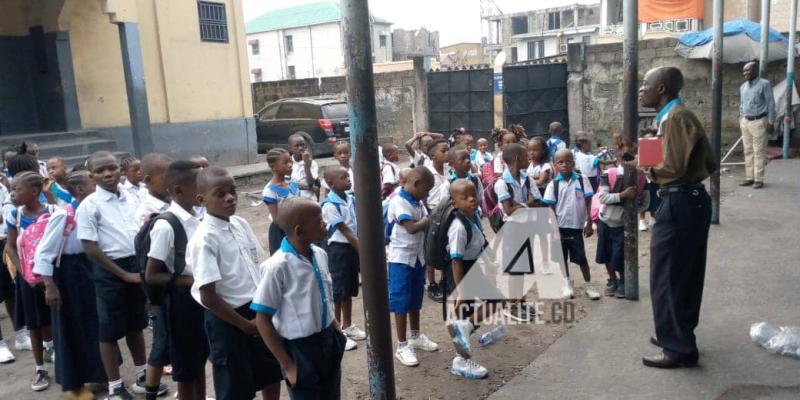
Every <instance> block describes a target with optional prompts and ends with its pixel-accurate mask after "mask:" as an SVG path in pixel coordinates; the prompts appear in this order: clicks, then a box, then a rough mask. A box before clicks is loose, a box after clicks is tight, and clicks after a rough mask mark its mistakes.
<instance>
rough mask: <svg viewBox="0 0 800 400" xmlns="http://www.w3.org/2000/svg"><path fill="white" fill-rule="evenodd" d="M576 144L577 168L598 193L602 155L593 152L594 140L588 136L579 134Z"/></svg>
mask: <svg viewBox="0 0 800 400" xmlns="http://www.w3.org/2000/svg"><path fill="white" fill-rule="evenodd" d="M575 146H576V149H575V151H574V155H575V169H577V170H578V171H580V174H581V175H583V176H585V177H586V178H588V179H589V183H590V184H591V185H592V191H593V192H595V193H597V185H598V181H597V177H598V174H599V172H600V157H598V156H596V155H594V154H592V141H591V140H589V138H588V137H586V136H578V138H577V139H575Z"/></svg>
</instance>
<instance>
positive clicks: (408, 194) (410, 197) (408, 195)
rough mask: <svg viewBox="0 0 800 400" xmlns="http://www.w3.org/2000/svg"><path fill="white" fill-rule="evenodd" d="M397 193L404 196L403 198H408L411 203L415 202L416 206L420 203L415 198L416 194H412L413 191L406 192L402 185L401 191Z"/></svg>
mask: <svg viewBox="0 0 800 400" xmlns="http://www.w3.org/2000/svg"><path fill="white" fill-rule="evenodd" d="M397 195H398V196H400V197H402V198H404V199H406V200H408V202H409V203H411V204H413V205H415V206H418V205H419V201H418V200H417V199H415V198H414V196H412V195H411V193H408V192H406V189H405V188H402V187H401V188H400V192H398V193H397Z"/></svg>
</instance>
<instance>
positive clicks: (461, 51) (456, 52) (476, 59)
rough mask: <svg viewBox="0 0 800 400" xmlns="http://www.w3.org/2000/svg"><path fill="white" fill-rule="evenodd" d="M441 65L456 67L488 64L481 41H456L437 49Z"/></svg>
mask: <svg viewBox="0 0 800 400" xmlns="http://www.w3.org/2000/svg"><path fill="white" fill-rule="evenodd" d="M439 62H440V63H441V66H442V67H447V68H457V67H466V66H469V65H479V64H489V58H488V56H487V55H486V52H485V51H484V48H483V45H482V44H481V43H469V42H465V43H456V44H452V45H450V46H445V47H442V48H441V49H440V50H439Z"/></svg>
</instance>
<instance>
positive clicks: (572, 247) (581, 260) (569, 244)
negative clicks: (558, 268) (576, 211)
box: [558, 228, 589, 265]
mask: <svg viewBox="0 0 800 400" xmlns="http://www.w3.org/2000/svg"><path fill="white" fill-rule="evenodd" d="M558 233H559V234H560V235H561V251H563V252H564V263H569V262H572V263H574V264H578V265H589V261H588V260H587V259H586V249H585V247H584V245H583V229H570V228H558Z"/></svg>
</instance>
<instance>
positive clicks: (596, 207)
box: [592, 167, 647, 221]
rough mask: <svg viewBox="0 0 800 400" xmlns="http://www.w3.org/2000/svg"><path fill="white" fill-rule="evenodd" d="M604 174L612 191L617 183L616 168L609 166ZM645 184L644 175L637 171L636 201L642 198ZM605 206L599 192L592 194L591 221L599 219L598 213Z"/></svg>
mask: <svg viewBox="0 0 800 400" xmlns="http://www.w3.org/2000/svg"><path fill="white" fill-rule="evenodd" d="M606 174H608V187H609V188H611V189H610V190H612V191H613V190H614V189H615V187H616V184H617V168H616V167H614V168H610V169H609V170H608V171H606ZM646 184H647V181H646V180H645V178H644V175H643V174H641V173H639V174H638V175H637V177H636V186H637V187H638V189H639V195H638V196H637V198H636V201H637V202H640V201H642V199H643V198H644V190H645V185H646ZM598 191H599V190H598ZM605 208H606V205H605V204H603V203H601V202H600V193H595V194H594V196H592V221H597V220H598V219H600V213H602V212H603V210H604V209H605Z"/></svg>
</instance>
